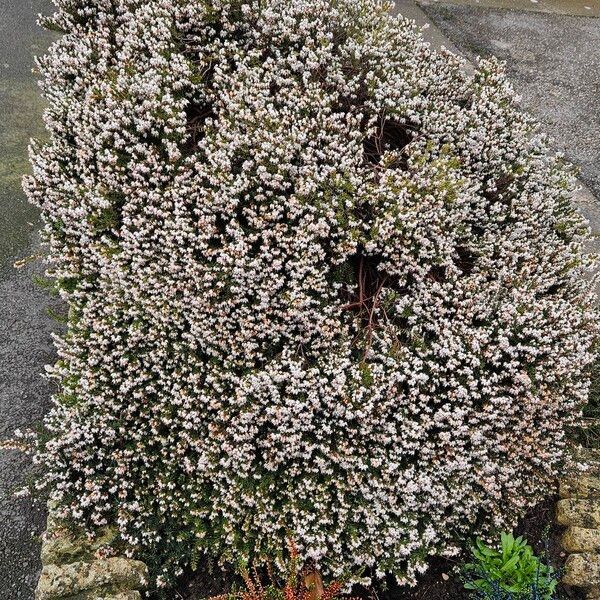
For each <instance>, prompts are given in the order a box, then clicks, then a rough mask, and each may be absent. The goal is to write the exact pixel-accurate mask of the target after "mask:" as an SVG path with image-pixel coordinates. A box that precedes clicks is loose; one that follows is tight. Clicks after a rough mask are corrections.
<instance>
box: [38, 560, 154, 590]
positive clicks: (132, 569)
mask: <svg viewBox="0 0 600 600" xmlns="http://www.w3.org/2000/svg"><path fill="white" fill-rule="evenodd" d="M147 577H148V569H147V567H146V565H145V564H144V563H142V562H140V561H137V560H130V559H127V558H121V557H114V558H107V559H103V560H95V561H92V562H75V563H71V564H68V565H63V566H57V565H46V566H45V567H44V568H43V569H42V574H41V575H40V581H39V583H38V588H37V591H36V600H54V599H58V598H65V599H66V598H69V597H70V596H71V597H73V596H75V597H77V595H78V594H82V593H84V592H91V591H94V590H98V589H100V590H137V589H141V588H143V587H144V585H145V584H146V579H147ZM111 595H114V593H111ZM84 597H85V596H84ZM106 597H110V595H108V596H106Z"/></svg>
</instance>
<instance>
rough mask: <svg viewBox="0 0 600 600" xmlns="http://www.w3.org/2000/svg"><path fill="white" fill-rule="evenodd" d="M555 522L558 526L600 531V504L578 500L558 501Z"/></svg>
mask: <svg viewBox="0 0 600 600" xmlns="http://www.w3.org/2000/svg"><path fill="white" fill-rule="evenodd" d="M556 520H557V522H558V523H559V524H560V525H567V526H569V525H570V526H575V527H583V528H585V529H600V502H597V501H594V500H578V499H565V500H559V501H558V503H557V510H556Z"/></svg>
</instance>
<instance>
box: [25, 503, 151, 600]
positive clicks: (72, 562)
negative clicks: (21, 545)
mask: <svg viewBox="0 0 600 600" xmlns="http://www.w3.org/2000/svg"><path fill="white" fill-rule="evenodd" d="M116 540H117V534H116V532H115V531H114V530H112V529H105V530H104V531H102V532H101V534H100V535H99V536H98V537H97V538H95V539H94V540H88V539H87V538H86V537H85V536H79V537H78V536H75V535H73V534H72V533H70V532H69V531H68V530H67V529H66V528H65V527H62V526H61V525H60V523H59V522H57V521H56V520H55V519H54V518H53V516H52V510H51V509H50V511H49V517H48V526H47V530H46V533H45V534H44V536H43V540H42V565H43V568H42V573H41V575H40V580H39V582H38V587H37V590H36V593H35V598H36V600H141V594H140V590H143V589H144V587H145V585H146V581H147V578H148V569H147V568H146V565H145V564H144V563H143V562H140V561H138V560H132V559H129V558H125V557H123V556H118V555H116V556H115V555H114V554H115V549H114V546H113V544H114V542H115V541H116Z"/></svg>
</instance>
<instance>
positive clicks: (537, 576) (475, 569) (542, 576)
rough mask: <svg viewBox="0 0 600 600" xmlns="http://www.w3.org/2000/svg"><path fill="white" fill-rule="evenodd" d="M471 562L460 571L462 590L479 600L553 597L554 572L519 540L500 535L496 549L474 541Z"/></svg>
mask: <svg viewBox="0 0 600 600" xmlns="http://www.w3.org/2000/svg"><path fill="white" fill-rule="evenodd" d="M471 551H472V553H473V558H474V561H473V562H471V563H468V564H467V565H465V567H464V571H465V575H466V583H465V588H466V589H468V590H473V591H474V593H475V595H474V597H475V598H480V599H482V600H551V599H552V598H554V597H555V595H554V594H555V591H556V586H557V583H558V577H557V572H556V570H555V569H554V568H553V567H551V566H550V565H547V564H544V562H543V561H542V559H541V558H540V557H538V556H536V555H535V553H534V551H533V549H532V547H531V546H530V545H529V544H528V543H527V541H526V540H524V539H523V538H522V537H517V538H515V537H513V536H512V535H511V534H509V533H502V534H501V540H500V548H499V549H496V548H490V547H489V546H487V545H486V544H484V543H483V542H482V541H481V540H479V539H478V540H476V542H475V545H474V546H473V547H472V548H471Z"/></svg>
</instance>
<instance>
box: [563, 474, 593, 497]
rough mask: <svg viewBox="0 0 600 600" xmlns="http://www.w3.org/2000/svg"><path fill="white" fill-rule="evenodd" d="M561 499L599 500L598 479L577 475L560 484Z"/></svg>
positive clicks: (591, 476)
mask: <svg viewBox="0 0 600 600" xmlns="http://www.w3.org/2000/svg"><path fill="white" fill-rule="evenodd" d="M560 497H561V498H600V477H598V476H595V475H579V476H575V475H574V476H571V477H566V478H565V479H563V480H562V481H561V482H560Z"/></svg>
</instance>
